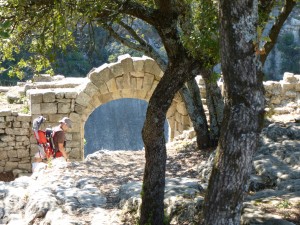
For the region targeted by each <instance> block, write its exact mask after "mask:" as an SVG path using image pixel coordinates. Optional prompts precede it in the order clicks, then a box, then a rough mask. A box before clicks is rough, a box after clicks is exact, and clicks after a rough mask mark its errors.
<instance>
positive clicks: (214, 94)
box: [203, 73, 224, 147]
mask: <svg viewBox="0 0 300 225" xmlns="http://www.w3.org/2000/svg"><path fill="white" fill-rule="evenodd" d="M211 76H212V73H210V74H209V75H208V77H211ZM203 80H204V82H205V87H206V105H207V108H208V111H209V128H210V129H209V130H210V132H209V135H210V136H209V137H210V142H211V147H216V146H217V145H218V141H219V137H220V131H221V124H222V121H223V112H224V101H223V97H222V94H221V90H220V88H219V86H218V84H217V82H215V81H212V80H211V79H209V78H207V77H206V76H203Z"/></svg>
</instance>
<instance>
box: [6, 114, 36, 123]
mask: <svg viewBox="0 0 300 225" xmlns="http://www.w3.org/2000/svg"><path fill="white" fill-rule="evenodd" d="M27 116H28V115H27ZM30 117H31V116H30ZM5 118H6V119H5V121H6V122H12V121H14V120H15V119H17V118H16V117H14V116H6V117H5Z"/></svg>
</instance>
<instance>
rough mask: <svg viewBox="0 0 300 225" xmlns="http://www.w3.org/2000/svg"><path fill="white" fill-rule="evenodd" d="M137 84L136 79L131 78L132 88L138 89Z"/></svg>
mask: <svg viewBox="0 0 300 225" xmlns="http://www.w3.org/2000/svg"><path fill="white" fill-rule="evenodd" d="M136 83H137V80H136V78H135V77H131V79H130V88H131V89H134V90H135V89H136Z"/></svg>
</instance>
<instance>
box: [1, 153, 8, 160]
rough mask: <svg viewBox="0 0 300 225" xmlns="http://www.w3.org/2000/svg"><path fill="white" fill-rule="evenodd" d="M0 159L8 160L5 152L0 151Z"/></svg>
mask: <svg viewBox="0 0 300 225" xmlns="http://www.w3.org/2000/svg"><path fill="white" fill-rule="evenodd" d="M0 159H1V160H7V159H8V156H7V151H0Z"/></svg>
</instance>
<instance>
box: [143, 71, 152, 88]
mask: <svg viewBox="0 0 300 225" xmlns="http://www.w3.org/2000/svg"><path fill="white" fill-rule="evenodd" d="M153 81H154V76H153V75H152V74H150V73H145V77H144V82H143V89H144V90H150V89H151V88H152V84H153Z"/></svg>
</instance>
